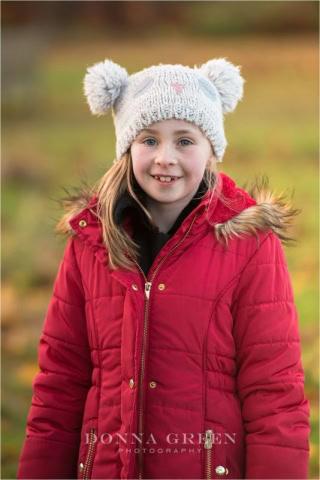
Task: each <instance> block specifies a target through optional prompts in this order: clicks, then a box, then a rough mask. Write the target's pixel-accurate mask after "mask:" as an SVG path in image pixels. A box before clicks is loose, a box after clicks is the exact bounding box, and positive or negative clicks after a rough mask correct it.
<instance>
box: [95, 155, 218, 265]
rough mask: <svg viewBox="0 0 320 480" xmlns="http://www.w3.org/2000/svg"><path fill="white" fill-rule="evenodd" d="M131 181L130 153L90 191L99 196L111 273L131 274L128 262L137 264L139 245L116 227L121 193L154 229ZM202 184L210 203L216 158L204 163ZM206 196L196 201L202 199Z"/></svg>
mask: <svg viewBox="0 0 320 480" xmlns="http://www.w3.org/2000/svg"><path fill="white" fill-rule="evenodd" d="M133 180H134V175H133V168H132V158H131V152H130V150H128V151H127V152H126V153H125V154H124V155H123V157H122V158H121V159H120V160H119V161H115V162H114V163H113V165H112V166H111V167H110V169H109V170H108V171H107V172H106V173H105V174H104V175H103V177H101V179H99V180H98V181H97V182H96V184H95V186H94V187H93V191H94V192H96V195H97V196H98V200H97V213H96V214H97V217H98V218H99V220H100V222H101V225H102V236H103V242H104V244H105V246H106V248H107V249H108V254H109V267H110V268H111V269H116V268H117V267H121V268H124V269H128V270H131V269H132V267H133V266H134V265H135V263H134V261H132V260H131V259H134V260H135V261H137V260H138V256H139V253H140V252H139V251H140V247H139V245H137V244H136V243H135V242H134V241H133V240H132V238H131V237H130V235H129V234H128V233H127V232H126V230H125V229H124V227H123V226H122V225H117V224H116V223H115V219H114V209H115V207H116V205H117V202H118V200H119V198H120V197H121V195H122V194H123V193H124V192H126V191H128V192H129V193H130V195H131V196H132V197H133V198H134V199H135V201H136V202H137V203H138V204H139V205H140V207H141V209H142V210H143V211H144V212H145V214H146V216H147V218H148V219H149V220H150V222H151V223H152V224H153V225H154V222H153V219H152V217H151V215H150V213H149V212H148V210H147V209H146V207H145V206H144V205H143V204H142V203H141V201H140V200H139V198H138V197H137V195H136V193H135V191H134V187H133ZM203 180H204V182H205V185H206V187H207V189H208V190H210V191H211V197H210V202H211V201H212V198H213V195H214V192H215V189H216V186H217V183H218V182H217V180H218V171H217V167H216V159H215V157H213V161H210V162H209V161H208V162H207V165H206V169H205V172H204V176H203ZM206 193H207V192H205V193H204V194H203V195H202V196H201V197H197V198H203V196H205V195H206ZM130 258H131V259H130Z"/></svg>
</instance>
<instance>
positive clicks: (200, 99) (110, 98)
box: [83, 58, 245, 162]
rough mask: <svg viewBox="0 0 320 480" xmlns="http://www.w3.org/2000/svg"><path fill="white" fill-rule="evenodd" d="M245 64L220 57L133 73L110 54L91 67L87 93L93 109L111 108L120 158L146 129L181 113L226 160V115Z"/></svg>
mask: <svg viewBox="0 0 320 480" xmlns="http://www.w3.org/2000/svg"><path fill="white" fill-rule="evenodd" d="M240 68H241V67H235V66H234V65H232V63H230V62H228V61H227V60H225V59H224V58H218V59H213V60H209V61H208V62H207V63H204V64H203V65H202V66H201V67H200V68H198V67H197V66H196V65H195V66H194V68H190V67H187V66H183V65H163V64H161V63H160V64H159V65H153V66H151V67H149V68H145V69H143V70H141V71H140V72H137V73H134V74H132V75H130V76H129V75H128V73H127V71H126V70H125V69H124V68H123V67H121V66H120V65H118V64H116V63H114V62H112V61H111V60H107V59H106V60H105V61H104V62H100V63H96V64H95V65H93V66H92V67H88V68H87V72H88V73H87V74H86V75H85V78H84V82H83V85H84V94H85V96H86V97H87V102H88V104H89V107H90V110H91V112H92V113H93V114H95V115H103V114H104V113H106V112H107V111H108V110H109V109H111V108H112V116H113V120H114V124H115V131H116V137H117V143H116V160H120V159H121V157H122V156H123V154H124V153H125V152H126V151H127V150H128V148H129V147H130V145H131V143H132V142H133V141H134V139H135V138H136V136H137V135H138V134H139V132H140V131H141V130H143V129H144V128H147V127H148V126H150V125H152V124H153V123H155V122H159V121H161V120H166V119H170V118H176V119H180V120H186V121H188V122H192V123H194V124H195V125H198V127H199V128H200V129H201V130H202V132H203V133H204V134H205V135H206V137H207V138H208V140H209V141H210V142H211V145H212V147H213V149H214V152H215V155H216V157H217V161H218V162H221V161H222V157H223V155H224V151H225V149H226V146H227V141H226V138H225V135H224V128H223V121H224V117H223V114H224V113H229V112H232V111H233V110H234V109H235V107H236V105H237V103H238V101H239V100H240V99H242V96H243V84H244V82H245V80H244V79H243V78H242V77H241V75H240Z"/></svg>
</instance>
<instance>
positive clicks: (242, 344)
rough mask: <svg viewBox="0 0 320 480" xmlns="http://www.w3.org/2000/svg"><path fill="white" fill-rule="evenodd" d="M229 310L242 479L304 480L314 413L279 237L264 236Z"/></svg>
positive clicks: (306, 471)
mask: <svg viewBox="0 0 320 480" xmlns="http://www.w3.org/2000/svg"><path fill="white" fill-rule="evenodd" d="M260 238H261V237H260ZM232 310H233V312H232V314H233V319H234V324H233V335H234V339H235V344H236V351H237V388H238V394H239V397H240V403H241V410H242V418H243V423H244V428H245V433H246V435H245V436H246V476H245V478H246V479H251V478H255V479H261V478H269V479H270V478H274V479H275V478H277V479H288V478H290V479H293V478H294V479H306V478H308V464H309V434H310V424H309V416H310V411H309V402H308V400H307V398H306V397H305V396H304V371H303V367H302V363H301V345H300V335H299V325H298V315H297V310H296V307H295V304H294V297H293V289H292V284H291V279H290V276H289V272H288V268H287V264H286V259H285V255H284V251H283V248H282V245H281V242H280V240H279V239H278V237H277V236H276V235H275V234H274V233H272V232H271V233H268V234H267V235H265V237H264V238H263V239H262V242H261V243H260V247H259V248H258V250H257V251H256V253H255V254H254V255H253V256H252V257H251V259H250V261H249V262H248V263H247V265H246V267H245V268H244V270H243V272H242V274H241V276H240V280H239V283H238V285H237V288H236V289H235V292H234V300H233V307H232Z"/></svg>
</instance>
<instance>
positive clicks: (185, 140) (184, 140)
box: [180, 138, 192, 145]
mask: <svg viewBox="0 0 320 480" xmlns="http://www.w3.org/2000/svg"><path fill="white" fill-rule="evenodd" d="M180 142H189V145H192V143H191V142H190V140H187V139H186V138H184V139H183V140H180Z"/></svg>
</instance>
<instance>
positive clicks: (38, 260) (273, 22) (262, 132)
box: [1, 1, 319, 478]
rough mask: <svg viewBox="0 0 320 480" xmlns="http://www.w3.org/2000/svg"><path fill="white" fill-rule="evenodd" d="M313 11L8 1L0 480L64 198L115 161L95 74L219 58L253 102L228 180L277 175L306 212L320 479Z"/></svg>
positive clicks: (302, 304)
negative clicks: (105, 65)
mask: <svg viewBox="0 0 320 480" xmlns="http://www.w3.org/2000/svg"><path fill="white" fill-rule="evenodd" d="M318 9H319V3H318V2H317V1H309V2H304V1H301V2H300V1H284V2H281V1H280V2H278V1H277V2H273V1H270V2H265V1H261V2H260V1H255V2H251V1H248V2H247V1H239V2H237V1H235V2H233V1H218V2H210V1H209V2H201V1H199V2H184V1H178V2H175V1H173V2H153V1H149V2H148V1H147V2H135V1H132V2H126V1H124V2H122V1H120V2H105V1H102V2H94V1H81V2H78V1H72V2H65V1H63V2H59V1H49V2H28V1H26V2H11V1H3V2H1V13H2V15H1V17H2V20H1V21H2V227H3V228H2V367H3V368H2V474H1V478H16V469H17V461H18V457H19V454H20V450H21V447H22V443H23V440H24V436H25V428H26V419H27V414H28V410H29V407H30V403H31V398H32V380H33V378H34V376H35V374H36V373H37V372H38V363H37V354H38V352H37V348H38V341H39V337H40V334H41V329H42V324H43V321H44V317H45V314H46V310H47V307H48V303H49V300H50V297H51V294H52V287H53V282H54V278H55V275H56V273H57V270H58V266H59V263H60V260H61V258H62V253H63V250H64V247H65V243H66V242H65V239H62V238H57V237H56V236H55V233H54V225H55V222H56V220H57V219H58V218H59V216H60V215H61V211H60V210H59V206H58V204H57V202H56V201H55V199H58V198H61V197H62V196H64V191H63V189H62V187H66V188H68V189H70V188H71V187H72V186H78V185H79V184H80V181H81V179H83V178H85V179H86V180H87V181H88V182H89V183H93V182H95V181H96V180H97V179H98V178H100V177H101V176H102V175H103V173H104V172H105V171H106V170H107V169H108V168H109V167H110V166H111V163H112V161H113V159H114V157H115V136H114V127H113V121H112V117H111V114H108V115H106V116H105V117H102V118H96V117H93V116H92V115H91V114H90V112H89V108H88V105H87V104H86V101H85V98H84V95H83V92H82V80H83V77H84V75H85V73H86V67H88V66H91V65H92V64H93V63H96V62H98V61H102V60H104V59H105V58H109V59H111V60H113V61H114V62H116V63H119V64H120V65H122V66H123V67H125V68H126V69H127V71H128V73H129V74H131V73H133V72H135V71H138V70H141V69H142V68H145V67H148V66H150V65H152V64H158V63H180V64H185V65H189V66H194V65H195V64H196V65H199V64H201V63H204V62H206V61H208V60H209V59H212V58H216V57H223V58H226V59H228V60H229V61H231V62H232V63H233V64H235V65H240V66H241V67H242V69H241V74H242V75H243V77H244V78H245V80H246V83H245V86H244V99H243V101H242V102H240V103H239V104H238V106H237V108H236V110H235V111H234V112H233V113H232V114H230V115H226V117H225V131H226V137H227V140H228V147H227V149H226V153H225V156H224V159H223V163H222V164H219V170H220V171H224V172H225V173H227V174H228V175H230V176H231V177H232V178H233V179H234V180H235V181H236V183H237V184H239V185H240V186H241V185H243V184H244V182H246V181H248V182H249V184H250V182H251V181H252V180H253V179H254V177H255V176H256V175H260V174H267V175H268V177H269V182H270V186H271V187H272V188H274V189H275V191H276V192H279V193H280V192H281V191H282V190H286V189H287V191H288V196H289V197H290V196H292V199H293V205H294V207H296V208H300V209H301V213H300V215H298V216H297V217H296V219H295V223H294V225H293V227H292V230H291V234H292V235H293V236H294V237H295V238H296V239H297V240H298V241H297V244H296V246H294V247H285V253H286V257H287V262H288V267H289V270H290V273H291V279H292V284H293V289H294V293H295V302H296V305H297V309H298V313H299V321H300V332H301V345H302V361H303V367H304V371H305V394H306V396H307V397H308V399H309V401H310V406H311V426H312V432H311V437H310V441H311V460H310V473H309V478H319V468H318V455H317V454H318V444H319V442H318V418H319V411H318V401H319V395H318V394H319V382H318V377H319V369H318V365H319V357H318V353H319V352H318V345H319V325H318V274H317V273H318V247H317V246H318V188H319V185H318V183H319V182H318V159H319V146H318V127H319V125H318V121H319V117H318V113H319V105H318V101H319V98H318V81H319V78H318V76H319V57H318V55H319V43H318V33H319V11H318Z"/></svg>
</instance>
